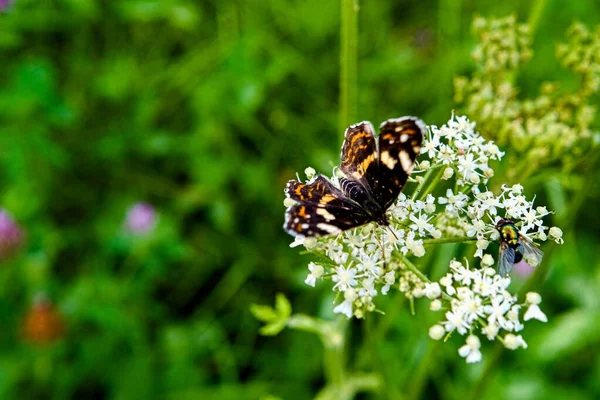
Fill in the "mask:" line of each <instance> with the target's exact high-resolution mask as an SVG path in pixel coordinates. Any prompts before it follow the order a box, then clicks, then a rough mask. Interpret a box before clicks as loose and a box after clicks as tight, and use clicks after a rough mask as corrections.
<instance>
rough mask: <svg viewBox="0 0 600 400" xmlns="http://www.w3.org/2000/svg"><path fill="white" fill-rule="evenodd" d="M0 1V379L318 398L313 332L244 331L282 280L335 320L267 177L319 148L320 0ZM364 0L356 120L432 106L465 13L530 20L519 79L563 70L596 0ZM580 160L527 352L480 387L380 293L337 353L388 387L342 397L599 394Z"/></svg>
mask: <svg viewBox="0 0 600 400" xmlns="http://www.w3.org/2000/svg"><path fill="white" fill-rule="evenodd" d="M5 3H10V4H9V5H8V6H7V7H6V8H4V9H3V11H2V12H1V13H0V51H1V53H0V207H1V208H2V210H4V212H6V213H7V214H6V215H7V217H6V218H10V219H12V221H13V222H14V224H13V225H14V226H12V225H11V223H12V222H11V221H8V220H7V221H8V222H6V221H5V222H3V223H5V225H6V226H8V227H9V228H10V229H12V231H10V229H9V231H10V232H9V233H11V232H12V233H11V234H12V235H13V236H10V237H9V236H6V238H3V239H1V240H3V241H4V242H3V243H2V244H1V246H0V250H1V254H0V255H1V256H2V261H1V264H0V346H1V352H0V398H3V399H4V398H7V399H9V398H32V399H33V398H35V399H46V398H48V399H67V398H78V399H82V398H98V399H103V398H106V399H143V398H171V399H188V398H189V399H212V398H218V399H267V398H282V399H306V398H311V397H312V396H314V395H315V394H316V393H317V392H318V390H319V389H320V388H321V387H322V386H323V384H324V378H323V372H322V358H323V351H322V348H321V345H320V343H319V341H318V339H317V338H316V337H314V336H311V335H309V334H307V333H303V332H296V331H284V332H282V333H281V334H280V335H278V336H276V337H268V338H265V337H262V336H259V335H258V332H257V331H258V328H259V326H260V324H259V322H258V321H256V320H255V319H254V318H253V317H252V315H251V314H250V313H249V311H248V306H249V304H251V303H272V302H273V299H274V297H275V294H276V293H277V292H283V293H285V294H286V295H287V296H288V298H289V299H290V300H291V303H292V306H293V308H294V311H297V312H303V313H307V314H311V315H319V316H321V317H323V318H331V317H332V316H331V315H330V312H331V311H330V310H331V301H332V300H333V297H332V296H331V294H330V293H329V292H330V287H329V286H328V285H320V286H319V285H318V286H317V288H316V289H311V288H308V287H307V286H306V285H305V284H304V283H303V279H304V277H305V275H306V273H307V270H306V264H307V262H308V261H309V259H308V258H307V257H306V256H301V255H299V254H298V250H297V249H290V248H289V247H288V244H289V243H290V242H291V238H290V237H289V236H288V235H286V234H285V233H284V232H283V231H282V229H281V225H282V223H283V212H284V208H283V205H282V200H283V187H284V184H285V182H286V181H287V180H288V179H290V178H292V177H294V175H295V173H296V171H302V170H303V169H304V168H305V167H306V166H307V165H311V166H313V167H315V168H316V169H317V170H319V171H323V172H325V173H329V172H330V171H331V167H332V165H334V164H335V163H337V162H338V150H339V147H340V144H341V138H342V132H340V131H339V128H338V126H339V121H338V112H339V111H338V110H339V101H338V97H339V71H340V70H339V57H340V52H339V43H340V3H339V1H332V2H326V1H322V0H305V1H295V2H290V1H284V0H260V1H259V0H255V1H252V0H251V1H241V0H240V1H218V0H213V1H184V0H154V1H153V0H127V1H120V2H104V1H99V0H45V1H34V0H14V1H12V2H11V1H8V2H7V1H6V0H2V1H0V6H2V7H4V6H5ZM360 3H361V4H360V12H359V44H358V47H359V63H358V115H357V121H358V120H363V119H367V120H371V121H373V122H375V123H379V122H380V121H382V120H384V119H386V118H390V117H396V116H401V115H406V114H414V115H418V116H421V117H422V118H423V119H424V120H425V121H426V122H427V123H429V124H437V125H441V124H443V123H445V121H446V120H447V119H448V118H449V116H450V113H451V111H452V110H453V109H455V108H456V107H457V106H456V105H455V104H454V103H453V89H452V80H453V77H454V76H456V75H459V74H461V75H465V74H469V73H471V72H472V71H474V70H475V64H474V63H473V61H472V59H471V57H470V53H471V51H472V49H473V48H474V45H475V42H474V38H473V36H472V35H471V22H472V19H473V17H474V16H475V15H477V14H480V15H482V16H485V17H491V16H497V17H502V16H505V15H508V14H511V13H514V14H515V15H516V16H517V18H518V19H519V20H520V21H523V22H526V21H527V20H528V19H530V18H534V19H535V20H536V22H537V25H536V29H535V32H534V34H533V50H534V56H533V58H532V60H531V61H530V62H529V63H528V64H527V65H526V67H525V68H524V69H523V70H522V71H521V72H520V74H519V76H518V77H517V82H518V83H519V85H520V87H521V94H520V95H522V96H525V97H527V96H536V95H537V94H538V93H537V91H538V87H539V85H540V84H541V83H542V82H544V81H547V80H557V81H568V80H569V79H571V76H570V75H569V72H568V71H566V70H564V69H561V68H559V64H558V62H557V61H556V58H555V56H554V53H555V46H556V44H557V43H558V42H561V41H564V40H565V32H566V30H567V28H568V26H569V25H570V24H571V22H573V21H574V20H579V21H582V22H583V23H584V24H586V25H588V26H589V27H590V28H593V26H594V25H595V24H597V23H599V22H600V3H598V2H597V1H596V0H578V1H571V2H564V1H559V0H546V1H544V0H538V1H535V2H531V3H530V2H523V1H518V0H511V1H503V2H500V1H474V0H463V1H460V0H439V1H431V0H427V1H419V2H416V1H412V2H409V1H376V2H375V1H362V2H360ZM532 13H533V14H532ZM532 15H533V17H532ZM597 100H598V99H597V97H596V98H595V102H596V103H597ZM596 122H598V121H596ZM594 126H595V128H596V131H597V127H598V124H597V123H596V124H595V125H594ZM503 150H506V151H507V152H509V151H510V150H509V149H506V148H504V149H503ZM599 178H600V174H599V173H598V172H596V171H595V170H594V171H592V172H590V173H588V174H587V175H582V176H581V177H580V179H581V180H582V182H583V184H584V185H585V187H586V193H585V196H584V197H582V198H580V199H579V200H578V202H577V203H576V204H575V205H570V204H571V203H570V197H569V196H570V194H569V193H566V194H565V198H564V199H563V200H564V204H566V205H565V206H564V207H573V210H572V212H571V213H570V214H569V215H570V217H569V224H568V226H566V227H563V229H565V241H566V243H565V245H563V246H562V247H557V248H555V249H554V250H553V254H552V257H551V258H550V257H549V258H548V262H549V263H550V264H549V268H550V270H549V274H548V276H547V279H546V280H544V281H543V282H542V283H540V284H539V285H538V286H537V287H536V290H537V291H539V292H540V293H541V294H542V296H543V298H544V303H543V304H542V307H543V309H544V310H545V312H546V314H547V315H548V316H549V318H550V322H549V323H548V324H545V325H544V324H532V325H533V326H531V327H529V326H528V328H527V331H526V332H525V333H524V336H525V338H526V340H527V341H528V343H529V346H530V347H529V349H528V350H521V351H517V352H503V353H502V354H501V356H500V358H499V359H498V362H497V363H496V364H495V366H494V368H493V369H492V370H491V372H489V373H487V374H486V375H485V381H484V382H481V379H482V376H483V375H482V373H483V370H484V368H485V365H486V364H485V363H483V364H480V365H474V366H473V365H469V366H467V365H464V361H463V360H462V359H460V357H458V355H457V353H456V349H457V348H458V347H459V344H460V339H459V338H453V339H452V340H451V341H450V342H451V343H449V344H446V345H435V344H432V343H431V341H430V339H429V338H428V337H427V328H428V326H429V325H430V324H431V321H432V319H431V318H430V317H429V316H428V315H426V314H427V312H426V311H423V312H422V313H421V314H417V316H416V317H413V316H411V315H410V311H409V308H408V307H407V306H406V304H405V303H403V302H402V299H400V297H401V296H400V294H399V293H396V294H394V295H393V296H388V297H390V298H389V299H387V301H386V302H385V303H383V305H382V308H383V309H386V310H387V311H388V314H387V315H386V316H379V315H374V316H373V319H372V320H369V321H366V322H364V321H363V322H361V321H359V322H353V323H352V330H351V332H352V336H351V337H350V346H351V347H352V348H353V351H352V352H351V359H350V360H349V363H350V365H352V366H353V367H355V368H356V369H359V370H367V371H369V370H372V369H373V368H374V366H375V367H376V368H379V369H380V372H381V373H382V375H383V376H384V383H385V384H384V386H383V388H382V389H381V390H380V391H379V392H376V393H371V394H368V395H361V396H364V397H362V398H382V399H387V398H394V399H395V398H406V397H405V396H404V395H407V394H408V398H419V397H423V398H468V397H470V396H471V394H472V393H474V388H475V387H477V386H478V385H479V386H482V387H484V388H485V390H483V391H482V392H481V391H480V392H479V393H483V396H485V397H486V398H493V399H496V398H498V399H500V398H502V399H505V398H506V399H508V398H510V399H516V398H528V399H532V398H540V399H542V398H544V399H548V398H556V399H560V398H566V397H567V396H568V397H569V398H570V399H591V398H599V397H600V357H598V353H599V351H600V264H599V261H598V260H599V258H598V254H597V252H598V251H599V249H600V243H599V235H598V221H599V220H600V219H599V217H600V208H598V204H599V203H598V201H599V200H600V196H599V190H598V184H597V181H598V179H599ZM542 191H543V190H542ZM586 196H587V197H586ZM538 198H539V199H540V202H541V203H542V204H543V202H544V199H545V196H544V194H543V193H542V192H540V195H539V197H538ZM140 203H143V204H140ZM136 205H137V207H136ZM550 206H551V207H552V206H555V204H550ZM132 207H133V208H132ZM140 224H141V225H140ZM7 229H8V228H7ZM15 232H16V233H15ZM19 232H21V236H19ZM6 235H8V234H6ZM15 235H16V236H15ZM449 251H450V252H451V251H452V249H450V250H449ZM420 315H423V318H420ZM382 321H383V322H382ZM372 324H377V325H378V326H381V324H383V325H384V328H382V329H379V330H377V331H376V332H375V333H373V332H371V333H369V332H370V331H369V329H370V327H371V326H372ZM454 339H456V340H454ZM493 352H494V350H493V346H491V345H489V344H486V345H485V346H484V359H486V358H488V359H489V358H492V353H493ZM428 354H429V355H430V354H433V355H434V356H427V355H428ZM424 358H425V359H427V360H429V361H428V362H427V363H423V362H422V360H423V359H424ZM269 396H274V397H269Z"/></svg>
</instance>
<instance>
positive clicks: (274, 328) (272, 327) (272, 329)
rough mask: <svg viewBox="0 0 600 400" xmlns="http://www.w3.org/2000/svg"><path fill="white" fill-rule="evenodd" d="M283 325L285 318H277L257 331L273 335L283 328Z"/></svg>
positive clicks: (265, 334)
mask: <svg viewBox="0 0 600 400" xmlns="http://www.w3.org/2000/svg"><path fill="white" fill-rule="evenodd" d="M285 325H286V320H279V321H276V322H272V323H270V324H267V325H265V326H263V327H262V328H260V329H259V330H258V331H259V332H260V334H261V335H264V336H275V335H277V334H278V333H279V332H281V331H282V330H283V329H284V328H285Z"/></svg>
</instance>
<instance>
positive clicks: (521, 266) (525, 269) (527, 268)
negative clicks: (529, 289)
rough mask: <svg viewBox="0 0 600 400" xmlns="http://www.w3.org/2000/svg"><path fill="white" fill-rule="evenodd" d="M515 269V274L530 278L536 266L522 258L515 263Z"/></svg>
mask: <svg viewBox="0 0 600 400" xmlns="http://www.w3.org/2000/svg"><path fill="white" fill-rule="evenodd" d="M513 270H514V271H515V274H517V275H518V276H519V277H521V278H523V279H525V278H529V276H530V275H531V274H532V273H533V271H534V270H535V268H533V267H532V266H531V265H529V264H527V263H526V262H525V261H523V260H521V261H519V262H518V263H516V264H515V265H514V267H513Z"/></svg>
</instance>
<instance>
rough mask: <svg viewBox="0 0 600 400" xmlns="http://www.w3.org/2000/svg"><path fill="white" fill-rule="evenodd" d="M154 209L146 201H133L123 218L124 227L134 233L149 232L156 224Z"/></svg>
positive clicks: (142, 233)
mask: <svg viewBox="0 0 600 400" xmlns="http://www.w3.org/2000/svg"><path fill="white" fill-rule="evenodd" d="M156 219H157V216H156V211H155V210H154V207H152V206H151V205H150V204H147V203H135V204H134V205H133V206H131V208H130V209H129V211H128V212H127V216H126V218H125V227H126V228H127V230H128V231H129V232H131V233H133V234H135V235H144V234H147V233H150V232H151V231H152V230H153V229H154V226H155V225H156Z"/></svg>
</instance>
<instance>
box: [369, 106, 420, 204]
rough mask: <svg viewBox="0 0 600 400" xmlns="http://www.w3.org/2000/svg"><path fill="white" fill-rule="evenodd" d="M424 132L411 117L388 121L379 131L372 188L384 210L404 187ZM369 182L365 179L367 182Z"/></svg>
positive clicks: (418, 123)
mask: <svg viewBox="0 0 600 400" xmlns="http://www.w3.org/2000/svg"><path fill="white" fill-rule="evenodd" d="M426 130H427V127H426V126H425V124H424V123H423V121H421V120H420V119H418V118H415V117H402V118H395V119H389V120H387V121H385V122H383V123H382V124H381V126H380V127H379V131H380V133H379V137H378V138H377V140H378V149H379V152H378V171H377V175H376V178H375V179H374V181H375V184H374V186H372V188H373V193H375V194H376V200H377V201H378V202H379V204H380V205H381V206H382V207H383V208H384V209H387V208H388V207H389V206H390V205H391V204H392V203H393V202H394V201H395V200H396V199H397V198H398V195H399V194H400V191H401V190H402V188H403V187H404V185H405V184H406V180H407V179H408V177H409V175H410V174H411V172H412V170H413V168H414V165H415V159H416V158H417V155H418V154H419V152H420V151H421V145H422V143H423V135H424V134H425V132H426ZM368 172H370V171H368ZM370 179H372V178H370V177H367V180H370Z"/></svg>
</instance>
